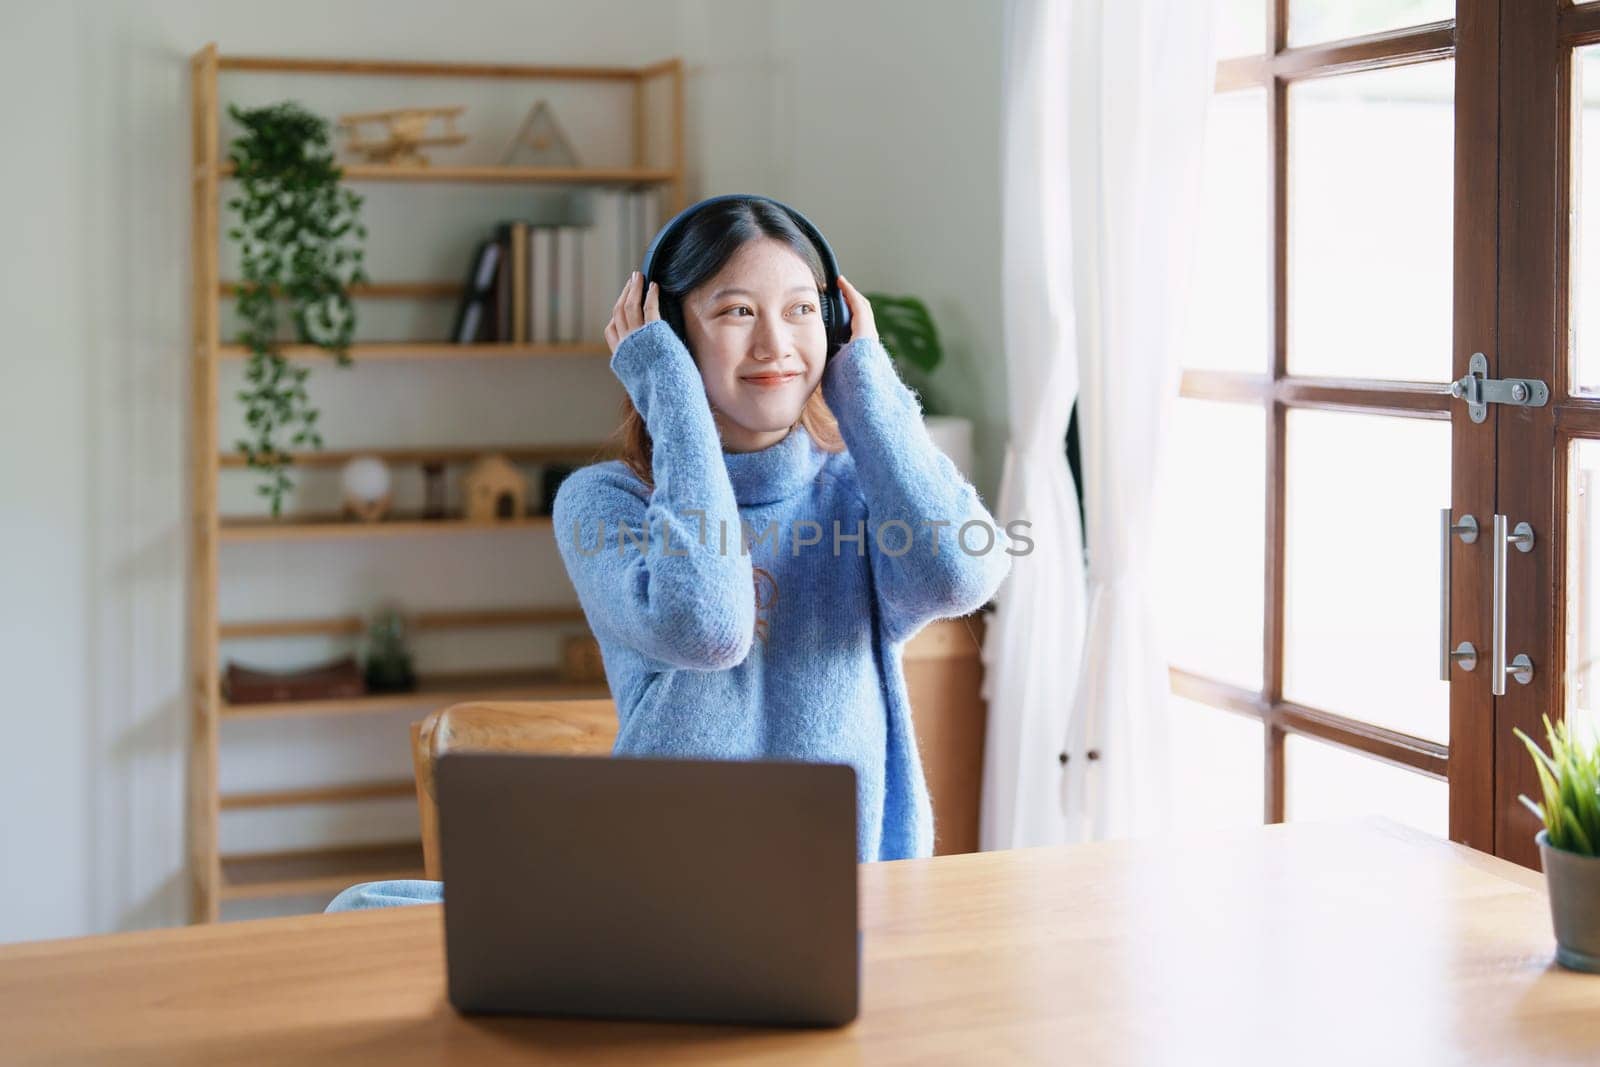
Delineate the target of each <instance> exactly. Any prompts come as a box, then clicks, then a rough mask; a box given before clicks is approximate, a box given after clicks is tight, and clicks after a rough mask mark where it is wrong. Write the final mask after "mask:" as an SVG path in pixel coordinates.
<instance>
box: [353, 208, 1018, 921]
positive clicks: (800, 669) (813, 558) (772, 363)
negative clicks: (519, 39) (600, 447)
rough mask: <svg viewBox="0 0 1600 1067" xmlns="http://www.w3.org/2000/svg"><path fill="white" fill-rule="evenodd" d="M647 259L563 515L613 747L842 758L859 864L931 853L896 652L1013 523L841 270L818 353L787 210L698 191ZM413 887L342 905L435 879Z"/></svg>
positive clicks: (567, 553) (982, 572)
mask: <svg viewBox="0 0 1600 1067" xmlns="http://www.w3.org/2000/svg"><path fill="white" fill-rule="evenodd" d="M653 262H654V266H652V268H651V269H652V271H653V273H654V274H655V278H654V279H653V280H651V281H650V283H649V286H648V289H646V288H645V285H644V279H643V278H642V276H641V275H640V274H639V272H637V271H636V272H634V274H633V275H632V276H631V277H630V278H629V280H628V282H627V284H626V286H625V287H624V288H623V291H622V294H621V296H620V297H619V298H618V299H617V303H616V306H615V307H614V308H613V309H612V315H611V322H610V324H609V325H608V326H607V327H606V331H605V334H606V341H607V343H608V345H609V346H610V348H611V350H612V355H611V369H612V371H613V373H614V374H616V376H617V377H618V378H619V379H620V380H621V382H622V384H623V386H624V388H625V389H626V391H627V394H628V399H627V400H626V401H625V403H624V418H623V425H622V428H621V431H620V434H621V437H622V442H623V447H622V456H621V458H620V459H616V460H608V461H605V462H601V463H596V464H592V465H590V466H587V467H583V468H581V469H579V470H577V471H575V472H573V473H572V474H571V475H570V476H569V477H567V478H566V480H565V481H563V482H562V484H561V487H560V490H559V492H558V493H557V494H556V499H555V504H554V509H553V516H552V517H553V521H554V527H555V533H556V541H557V545H558V547H559V551H560V553H561V557H562V560H563V562H564V563H565V565H566V568H567V572H568V574H569V576H570V577H571V579H572V583H573V585H574V586H575V587H576V589H577V591H578V597H579V600H580V602H581V603H582V606H583V610H584V614H585V615H586V617H587V619H588V622H589V626H590V628H591V630H592V631H593V633H594V635H595V637H596V639H597V640H598V642H599V645H600V650H601V655H602V658H603V660H604V663H605V669H606V677H607V681H608V683H609V685H610V689H611V693H612V696H613V698H614V699H615V701H616V705H617V716H618V722H619V730H618V734H617V740H616V745H615V748H614V750H613V751H614V753H615V754H617V755H657V756H676V757H695V758H721V759H796V760H809V761H819V762H836V763H848V764H850V765H851V766H853V767H854V769H855V772H856V782H857V790H858V794H857V832H856V842H857V855H858V858H859V859H860V860H862V861H867V860H889V859H902V858H909V857H920V856H929V855H932V852H933V831H934V827H933V813H932V808H931V805H930V802H929V797H928V789H927V785H926V782H925V780H924V778H923V772H922V764H921V760H920V758H919V756H918V752H917V747H916V739H915V736H914V734H913V728H912V722H911V712H910V705H909V703H908V701H907V697H906V684H905V677H904V673H903V670H902V666H901V652H902V649H903V646H904V644H905V642H906V640H907V639H909V638H910V637H911V636H912V635H913V634H915V633H916V632H917V631H918V630H920V629H921V628H922V627H923V626H925V625H926V624H927V623H928V622H930V621H932V620H933V619H937V618H942V617H950V616H959V615H964V614H967V613H969V612H971V611H974V610H976V609H977V608H979V607H980V606H981V605H983V604H984V603H985V602H987V601H988V600H989V599H990V598H991V597H992V596H993V595H994V594H995V592H996V590H997V588H998V587H999V585H1000V583H1001V581H1002V580H1003V579H1004V578H1005V576H1006V574H1007V573H1008V572H1009V569H1010V555H1011V554H1012V549H1011V541H1010V539H1009V538H1008V537H1007V536H1006V534H1005V533H1004V532H1003V531H1001V530H998V529H997V528H996V527H995V523H994V520H993V518H992V517H991V516H990V514H989V512H988V511H987V510H986V509H985V508H984V506H983V504H982V502H981V501H980V500H979V498H978V494H977V492H976V490H974V489H973V487H972V486H971V485H970V484H969V483H968V482H967V481H966V480H965V479H964V478H963V477H962V475H961V473H960V471H959V470H958V469H957V468H956V466H955V464H954V463H952V462H951V461H950V460H949V458H948V457H946V456H945V455H944V454H943V453H941V452H940V451H939V450H938V448H937V447H936V446H935V445H934V444H933V442H932V440H931V439H930V438H929V436H928V433H927V430H926V428H925V426H924V425H923V422H922V413H921V408H920V405H919V403H918V400H917V398H916V396H915V394H914V393H912V391H911V390H910V389H909V388H908V387H907V386H906V385H905V384H904V382H902V381H901V379H900V377H899V375H898V374H897V373H896V371H895V369H894V364H893V363H892V362H891V361H890V359H889V354H888V352H887V351H886V350H885V349H884V348H883V346H882V344H880V343H879V341H878V337H877V333H876V328H875V324H874V321H873V315H872V307H871V305H870V304H869V303H868V301H867V300H866V299H865V298H864V297H863V296H862V295H861V294H860V293H859V292H858V291H857V290H856V289H855V287H854V286H852V285H851V284H850V283H849V281H848V280H846V279H845V278H844V277H843V276H842V275H841V276H839V277H838V278H837V279H836V282H837V285H838V288H839V292H840V293H841V294H842V296H843V299H844V300H845V302H846V303H847V305H848V307H849V311H850V324H851V335H850V337H849V339H848V343H846V344H844V346H843V347H842V348H839V349H838V351H837V352H835V353H833V354H832V355H831V356H830V354H829V338H828V331H827V329H826V327H825V325H824V322H823V316H822V311H821V303H822V299H823V296H824V294H825V292H826V290H827V289H828V286H829V279H828V278H826V277H825V275H824V270H823V266H822V263H823V259H822V256H821V255H820V254H819V252H818V249H817V247H816V246H815V245H814V244H813V243H812V241H811V239H810V238H809V237H808V236H806V234H805V232H804V231H803V230H802V229H801V228H800V227H799V226H798V225H797V224H796V221H795V219H794V218H793V217H792V216H791V215H790V214H789V212H788V210H787V209H786V208H784V207H783V206H782V205H779V204H777V203H776V202H774V201H769V200H766V199H764V198H760V197H735V198H727V197H719V198H715V199H714V201H707V202H706V207H705V208H704V209H702V210H696V211H694V212H693V213H692V214H690V215H689V216H688V218H687V219H686V220H685V222H684V223H683V225H682V226H681V227H680V228H678V230H677V231H676V232H675V233H674V235H673V239H672V242H671V244H670V245H663V246H662V247H661V249H660V253H659V254H658V255H657V256H656V257H655V259H654V261H653ZM422 884H423V885H436V883H422ZM416 885H417V883H402V884H400V885H399V886H397V887H396V892H398V893H399V894H400V895H399V896H397V897H396V898H394V899H382V897H383V888H382V885H380V886H376V887H371V888H369V887H362V886H356V887H353V888H352V889H350V890H346V891H345V894H342V895H341V898H340V899H338V900H336V901H335V902H334V905H339V906H341V907H361V906H370V905H371V904H373V903H398V902H404V901H409V900H414V899H419V898H423V899H426V898H428V897H429V896H430V895H431V894H430V893H426V892H422V891H420V890H417V889H416V888H415V887H416ZM334 905H330V906H329V907H330V910H335V906H334Z"/></svg>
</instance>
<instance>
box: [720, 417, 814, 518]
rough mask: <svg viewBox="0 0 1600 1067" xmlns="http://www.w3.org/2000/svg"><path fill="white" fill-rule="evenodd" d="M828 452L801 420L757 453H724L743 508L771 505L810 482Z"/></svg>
mask: <svg viewBox="0 0 1600 1067" xmlns="http://www.w3.org/2000/svg"><path fill="white" fill-rule="evenodd" d="M827 458H828V455H827V453H826V452H824V451H823V450H822V449H820V448H817V447H816V446H815V444H814V442H813V441H812V440H811V435H810V434H809V433H807V432H806V428H805V427H804V426H802V425H800V424H799V423H796V424H795V427H794V429H792V430H790V431H789V434H788V436H786V437H785V438H784V439H783V440H781V441H779V442H778V443H777V444H775V445H768V446H767V447H766V448H763V449H760V450H758V451H755V452H724V453H723V454H722V459H723V462H724V463H725V464H726V465H727V468H728V480H729V481H731V482H732V483H733V496H734V499H735V500H737V501H738V502H739V506H740V507H748V506H752V505H757V504H771V503H774V502H776V501H779V500H783V499H785V498H787V497H790V496H793V495H794V494H795V493H797V492H799V491H800V490H802V489H804V488H805V487H806V486H808V485H810V484H811V483H812V482H813V481H814V480H815V479H816V477H817V473H818V472H819V471H820V470H821V469H822V464H823V463H824V462H825V461H826V460H827Z"/></svg>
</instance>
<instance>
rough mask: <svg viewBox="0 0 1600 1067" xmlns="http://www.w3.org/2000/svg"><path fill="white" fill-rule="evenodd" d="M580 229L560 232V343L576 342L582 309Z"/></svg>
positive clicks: (563, 228) (567, 228) (557, 288)
mask: <svg viewBox="0 0 1600 1067" xmlns="http://www.w3.org/2000/svg"><path fill="white" fill-rule="evenodd" d="M578 268H579V263H578V228H577V227H576V226H561V227H559V228H558V229H557V230H556V284H555V306H556V340H557V341H559V342H560V343H562V344H571V343H572V342H573V341H576V340H577V339H578V338H577V334H578V328H577V321H578V316H577V309H578Z"/></svg>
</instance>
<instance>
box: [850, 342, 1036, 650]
mask: <svg viewBox="0 0 1600 1067" xmlns="http://www.w3.org/2000/svg"><path fill="white" fill-rule="evenodd" d="M822 388H823V399H825V400H826V401H827V402H828V407H829V408H830V409H832V411H833V413H834V415H835V416H836V417H837V418H838V420H839V432H840V434H841V435H842V436H843V437H844V441H845V446H846V447H847V448H848V450H849V452H850V457H851V460H852V461H853V463H854V465H855V470H856V477H857V479H858V481H859V482H860V486H861V495H862V497H863V498H864V499H865V502H866V509H867V526H866V550H867V552H868V553H870V556H871V561H872V572H873V583H874V586H875V589H876V595H877V599H878V605H879V610H880V611H881V613H882V615H883V618H884V622H885V625H886V628H887V631H888V633H889V636H890V638H891V639H892V640H896V641H900V640H904V639H906V638H908V637H910V636H911V635H912V634H914V633H916V632H917V631H918V630H919V629H921V628H922V627H923V626H924V625H926V624H927V623H929V622H931V621H932V620H934V619H939V618H950V617H953V616H960V615H965V614H968V613H970V612H973V611H976V610H977V609H978V608H980V607H982V606H983V605H984V604H985V603H987V602H988V601H989V600H990V598H992V597H993V596H994V594H995V592H996V591H997V590H998V589H999V587H1000V583H1001V582H1002V581H1003V580H1004V579H1005V577H1006V575H1007V574H1008V573H1009V572H1010V569H1011V557H1010V555H1009V553H1008V552H1007V551H1006V549H1007V547H1008V546H1009V545H1010V544H1011V539H1010V538H1008V537H1007V535H1006V533H1005V531H1004V530H1002V529H1000V528H999V526H998V524H997V523H996V522H995V521H994V518H993V516H991V515H990V514H989V511H988V509H987V508H985V507H984V506H983V503H982V501H980V500H979V498H978V492H977V490H976V489H974V488H973V486H972V484H971V483H970V482H968V481H967V480H966V478H964V477H963V476H962V474H961V471H960V470H959V469H958V468H957V467H956V465H955V463H954V462H952V461H951V459H950V457H948V456H946V455H945V454H944V453H943V452H941V451H940V450H939V447H938V446H937V445H935V444H934V443H933V439H932V438H931V437H929V436H928V428H927V426H926V425H925V424H924V423H923V421H922V407H921V404H920V403H919V402H918V400H917V396H916V394H915V393H913V392H912V391H911V389H910V388H909V387H908V386H907V385H906V384H905V382H903V381H902V380H901V378H900V375H899V374H898V373H897V372H896V371H895V368H894V363H893V362H892V361H891V359H890V358H889V353H888V350H887V349H885V348H884V347H883V345H882V344H881V343H880V342H879V341H878V340H877V339H876V338H865V337H863V338H857V339H855V340H853V341H851V342H850V343H849V344H847V345H846V346H845V347H844V348H843V349H841V350H840V351H839V352H838V353H837V354H836V355H835V356H834V357H833V359H832V360H830V361H829V363H828V366H827V369H826V370H825V371H824V373H823V379H822ZM967 523H974V524H982V527H980V526H978V525H974V526H973V527H972V528H971V529H970V530H967V531H965V532H963V529H962V527H963V526H964V525H965V524H967ZM984 527H986V528H984ZM880 537H881V540H880ZM991 537H992V541H991Z"/></svg>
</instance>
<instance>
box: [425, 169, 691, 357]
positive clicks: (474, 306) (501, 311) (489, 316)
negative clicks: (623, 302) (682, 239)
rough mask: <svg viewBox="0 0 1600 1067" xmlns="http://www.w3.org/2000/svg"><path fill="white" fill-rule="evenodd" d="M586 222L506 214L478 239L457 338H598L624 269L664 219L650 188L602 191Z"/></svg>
mask: <svg viewBox="0 0 1600 1067" xmlns="http://www.w3.org/2000/svg"><path fill="white" fill-rule="evenodd" d="M593 196H594V201H593V203H594V220H593V222H592V223H590V224H588V225H581V226H580V225H576V224H571V223H534V222H529V221H527V220H524V219H510V220H507V221H505V222H502V223H500V224H499V225H498V226H496V227H495V232H494V236H493V237H489V238H486V239H484V240H482V241H480V242H479V243H478V246H477V249H476V250H475V252H474V254H473V259H472V264H471V269H470V271H469V273H468V275H467V282H466V285H465V287H464V289H463V293H462V297H461V303H460V304H459V305H458V307H457V309H456V319H455V327H454V332H453V333H452V335H451V340H453V341H455V342H457V343H458V344H472V343H503V344H504V343H509V344H599V343H602V342H603V341H604V339H605V329H606V323H607V322H609V321H610V320H611V308H612V306H613V305H615V304H616V302H617V297H618V295H620V294H621V292H622V287H623V285H625V284H626V283H627V280H628V275H629V274H630V273H631V272H632V271H634V270H637V269H638V267H639V264H640V263H641V262H642V261H643V259H644V251H645V248H646V247H648V245H649V243H650V241H651V239H652V238H654V237H655V234H656V230H657V229H658V228H659V227H660V225H661V223H662V222H663V221H664V220H663V219H662V218H661V213H660V197H659V194H658V193H657V191H656V190H654V189H599V190H595V191H594V193H593Z"/></svg>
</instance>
